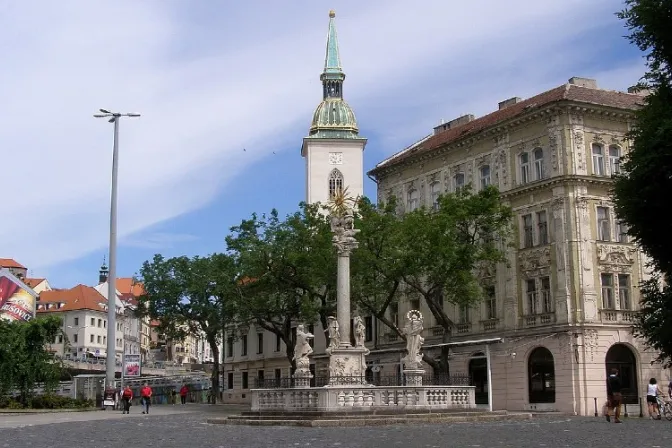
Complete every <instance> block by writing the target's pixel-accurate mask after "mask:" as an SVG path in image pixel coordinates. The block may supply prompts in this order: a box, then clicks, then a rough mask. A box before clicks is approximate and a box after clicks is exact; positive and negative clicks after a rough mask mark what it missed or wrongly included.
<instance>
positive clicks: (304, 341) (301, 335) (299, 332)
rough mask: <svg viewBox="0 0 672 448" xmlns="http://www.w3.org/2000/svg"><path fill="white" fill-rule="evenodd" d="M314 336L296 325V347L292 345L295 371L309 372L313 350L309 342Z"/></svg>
mask: <svg viewBox="0 0 672 448" xmlns="http://www.w3.org/2000/svg"><path fill="white" fill-rule="evenodd" d="M314 337H315V336H314V335H313V334H311V333H309V332H307V331H305V330H304V326H303V325H302V324H301V325H297V327H296V345H294V358H293V359H294V361H295V363H296V370H302V369H308V371H310V359H308V356H310V355H311V354H312V353H313V348H312V347H311V346H310V343H309V340H310V339H313V338H314Z"/></svg>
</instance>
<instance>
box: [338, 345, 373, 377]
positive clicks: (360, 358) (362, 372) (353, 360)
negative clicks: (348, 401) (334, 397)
mask: <svg viewBox="0 0 672 448" xmlns="http://www.w3.org/2000/svg"><path fill="white" fill-rule="evenodd" d="M368 354H369V349H367V348H366V347H351V346H345V347H343V346H341V347H338V348H331V349H329V386H328V387H338V386H354V385H360V386H361V385H365V384H366V355H368Z"/></svg>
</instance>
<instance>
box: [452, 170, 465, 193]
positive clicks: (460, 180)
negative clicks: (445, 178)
mask: <svg viewBox="0 0 672 448" xmlns="http://www.w3.org/2000/svg"><path fill="white" fill-rule="evenodd" d="M453 182H454V183H455V191H457V190H459V189H460V188H462V187H464V173H457V174H456V175H455V177H454V178H453Z"/></svg>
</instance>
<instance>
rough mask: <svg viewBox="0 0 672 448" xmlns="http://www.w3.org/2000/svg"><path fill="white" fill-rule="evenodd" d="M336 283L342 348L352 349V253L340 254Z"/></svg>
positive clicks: (337, 316)
mask: <svg viewBox="0 0 672 448" xmlns="http://www.w3.org/2000/svg"><path fill="white" fill-rule="evenodd" d="M337 275H338V277H337V282H336V320H337V321H338V326H339V330H340V333H341V347H350V318H351V317H350V253H349V252H348V253H346V254H338V274H337Z"/></svg>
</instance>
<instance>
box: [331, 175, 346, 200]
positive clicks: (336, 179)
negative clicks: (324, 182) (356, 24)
mask: <svg viewBox="0 0 672 448" xmlns="http://www.w3.org/2000/svg"><path fill="white" fill-rule="evenodd" d="M342 191H343V174H342V173H341V172H340V171H339V170H337V169H333V170H332V171H331V173H330V174H329V199H332V198H333V197H334V196H336V195H337V194H339V193H340V192H342Z"/></svg>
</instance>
